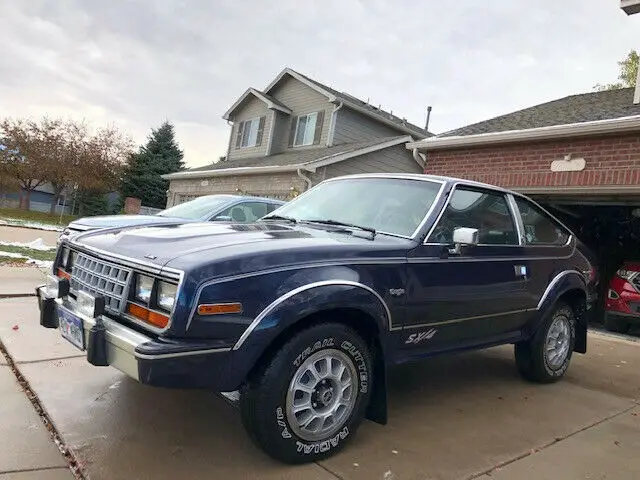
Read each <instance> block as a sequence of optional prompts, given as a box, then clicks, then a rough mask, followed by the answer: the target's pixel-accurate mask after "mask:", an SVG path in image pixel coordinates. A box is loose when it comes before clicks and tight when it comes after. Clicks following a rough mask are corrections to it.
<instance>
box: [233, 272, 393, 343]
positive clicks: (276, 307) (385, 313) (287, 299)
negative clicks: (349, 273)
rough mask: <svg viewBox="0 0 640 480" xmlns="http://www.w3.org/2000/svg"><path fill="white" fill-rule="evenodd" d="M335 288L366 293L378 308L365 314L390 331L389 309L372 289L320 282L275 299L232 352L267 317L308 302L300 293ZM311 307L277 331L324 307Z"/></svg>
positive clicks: (341, 282)
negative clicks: (347, 288) (351, 289)
mask: <svg viewBox="0 0 640 480" xmlns="http://www.w3.org/2000/svg"><path fill="white" fill-rule="evenodd" d="M335 286H342V287H352V288H357V289H359V291H360V292H363V291H364V292H366V294H367V296H369V297H370V298H372V299H373V300H374V303H373V305H377V307H378V308H377V309H375V308H374V309H373V310H370V311H368V312H367V313H370V314H371V315H372V316H373V317H374V318H375V319H376V321H377V324H378V328H379V329H380V330H381V331H385V330H382V329H386V331H389V330H390V329H391V325H392V323H391V322H392V320H391V312H390V310H389V307H388V306H387V304H386V302H385V301H384V299H383V298H382V297H381V296H380V294H379V293H378V292H376V291H375V290H374V289H373V288H371V287H369V286H367V285H365V284H363V283H359V282H354V281H351V280H341V279H335V280H322V281H318V282H313V283H309V284H306V285H301V286H300V287H297V288H294V289H293V290H290V291H289V292H287V293H285V294H284V295H281V296H280V297H278V298H276V299H275V300H274V301H273V302H271V303H270V304H269V305H267V306H266V307H265V308H264V309H263V310H262V311H261V312H260V313H259V314H258V315H257V316H256V317H255V319H254V320H253V322H251V324H250V325H249V326H248V327H247V329H246V330H245V331H244V332H243V334H242V335H241V336H240V338H239V339H238V340H237V342H236V343H235V345H234V346H233V348H232V350H233V351H235V350H238V349H240V348H241V347H242V345H243V344H244V343H245V342H246V341H247V339H248V338H249V337H250V336H251V334H253V333H254V331H255V330H256V329H257V328H258V327H259V326H260V324H261V323H262V322H263V321H265V320H267V319H268V318H269V317H271V316H273V315H274V314H277V313H284V311H285V310H286V309H291V308H292V307H294V306H295V305H296V304H302V303H306V302H308V300H305V299H303V298H302V297H301V296H300V295H301V294H302V293H304V292H308V291H310V290H316V289H322V288H325V289H326V288H328V287H335ZM314 293H315V292H314ZM292 300H293V302H292ZM312 305H313V308H312V309H311V310H309V309H307V311H306V312H305V313H303V314H301V315H293V316H292V317H289V318H288V319H287V321H286V322H279V323H278V327H279V328H278V329H277V330H278V331H280V330H281V329H282V328H286V327H287V326H289V325H291V324H293V323H295V322H297V321H298V320H300V318H302V317H305V316H308V315H309V314H310V313H317V312H318V311H322V310H323V309H324V308H323V307H324V306H323V304H322V303H316V304H313V303H312ZM375 310H377V313H375ZM282 323H284V325H282ZM276 334H277V333H276Z"/></svg>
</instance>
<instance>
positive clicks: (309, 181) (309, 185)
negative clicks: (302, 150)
mask: <svg viewBox="0 0 640 480" xmlns="http://www.w3.org/2000/svg"><path fill="white" fill-rule="evenodd" d="M296 173H297V174H298V177H300V178H301V179H302V180H304V181H305V183H306V184H307V188H305V191H307V190H309V189H310V188H311V187H312V186H313V183H312V182H311V180H310V179H309V177H306V176H305V175H304V173H302V167H300V168H298V169H297V170H296Z"/></svg>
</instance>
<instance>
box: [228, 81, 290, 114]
mask: <svg viewBox="0 0 640 480" xmlns="http://www.w3.org/2000/svg"><path fill="white" fill-rule="evenodd" d="M249 95H253V96H255V97H256V98H257V99H258V100H262V101H263V102H264V103H266V104H267V107H268V108H272V109H274V110H280V111H281V112H284V113H287V114H289V115H290V114H291V109H290V108H289V107H287V106H286V105H284V104H283V103H281V102H279V101H278V100H276V99H275V98H273V97H272V96H271V95H267V94H266V93H263V92H261V91H259V90H256V89H255V88H247V90H246V91H245V92H244V93H243V94H242V95H241V96H240V98H239V99H238V100H236V102H235V103H234V104H233V105H231V108H229V110H227V111H226V112H225V113H224V115H223V116H222V118H224V119H225V120H229V118H230V115H231V114H232V113H233V112H234V110H236V109H237V108H238V107H239V106H240V105H241V104H242V102H244V101H245V99H246V98H247V97H248V96H249Z"/></svg>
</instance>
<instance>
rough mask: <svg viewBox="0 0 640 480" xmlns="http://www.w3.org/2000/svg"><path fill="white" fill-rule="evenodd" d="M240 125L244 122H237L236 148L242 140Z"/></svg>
mask: <svg viewBox="0 0 640 480" xmlns="http://www.w3.org/2000/svg"><path fill="white" fill-rule="evenodd" d="M242 127H244V122H240V123H239V124H238V130H237V131H236V148H240V143H241V142H242V130H243V128H242Z"/></svg>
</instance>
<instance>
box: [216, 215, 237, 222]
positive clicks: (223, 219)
mask: <svg viewBox="0 0 640 480" xmlns="http://www.w3.org/2000/svg"><path fill="white" fill-rule="evenodd" d="M213 221H214V222H232V221H233V218H231V217H229V216H228V215H218V216H217V217H215V218H214V219H213Z"/></svg>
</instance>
